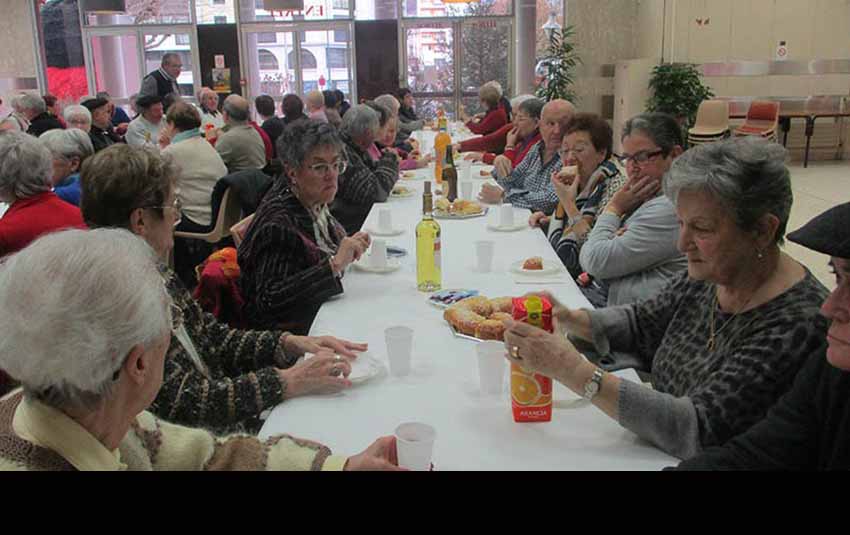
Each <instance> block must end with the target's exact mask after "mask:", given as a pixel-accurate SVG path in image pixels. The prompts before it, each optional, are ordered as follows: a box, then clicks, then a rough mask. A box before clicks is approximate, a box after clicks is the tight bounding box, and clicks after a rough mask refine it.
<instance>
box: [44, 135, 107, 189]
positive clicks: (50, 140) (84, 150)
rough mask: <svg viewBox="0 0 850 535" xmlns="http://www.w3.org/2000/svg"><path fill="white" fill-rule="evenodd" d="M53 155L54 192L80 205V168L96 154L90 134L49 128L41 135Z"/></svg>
mask: <svg viewBox="0 0 850 535" xmlns="http://www.w3.org/2000/svg"><path fill="white" fill-rule="evenodd" d="M38 139H39V141H41V142H42V143H43V144H44V146H45V147H47V149H48V150H49V151H50V153H51V154H52V155H53V179H52V180H51V182H52V184H53V193H55V194H56V195H57V196H58V197H59V198H60V199H62V200H63V201H65V202H67V203H70V204H73V205H74V206H79V205H80V169H81V168H82V166H83V162H84V161H85V160H86V158H88V157H89V156H91V155H92V154H94V147H93V146H92V144H91V139H90V138H89V136H88V134H86V133H85V132H83V131H82V130H77V129H76V128H72V129H69V130H48V131H47V132H45V133H43V134H41V136H39V138H38Z"/></svg>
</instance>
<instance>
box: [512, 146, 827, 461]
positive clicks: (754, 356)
mask: <svg viewBox="0 0 850 535" xmlns="http://www.w3.org/2000/svg"><path fill="white" fill-rule="evenodd" d="M634 148H635V147H631V148H627V150H634ZM642 150H656V151H657V150H659V149H649V148H645V149H642ZM786 154H787V153H786V151H785V149H783V148H782V146H780V145H776V144H768V143H766V142H764V141H763V140H756V139H746V140H731V141H725V142H722V143H714V144H710V145H704V146H700V147H697V148H695V149H692V150H690V151H688V152H687V153H685V154H684V155H683V156H681V157H680V158H679V159H678V160H676V162H674V163H673V166H672V170H671V172H670V173H669V175H668V176H667V177H665V179H664V180H665V181H664V191H665V193H666V196H667V198H668V199H670V201H671V202H672V203H674V205H675V207H676V217H677V220H678V223H679V224H680V225H681V229H682V231H681V233H680V235H679V240H678V248H679V250H681V251H682V252H683V253H684V254H686V255H687V261H688V269H687V272H686V273H682V274H680V275H678V276H677V277H675V278H674V279H673V281H672V282H671V283H670V284H669V285H668V286H667V287H666V288H664V289H663V290H662V291H661V292H659V293H658V294H656V295H655V296H654V297H652V298H650V299H647V300H643V301H640V302H638V303H636V304H631V305H626V306H618V307H608V308H603V309H598V310H571V309H568V308H566V307H564V306H562V305H560V304H558V303H557V302H556V303H554V304H555V311H554V316H555V318H556V320H555V323H556V324H557V326H558V331H560V334H555V335H550V334H549V333H546V332H544V331H541V330H539V329H534V328H530V326H528V325H525V324H518V323H517V324H514V323H513V322H511V324H510V325H509V328H508V330H507V332H506V334H505V343H506V345H507V347H508V352H509V355H510V357H509V358H510V359H511V360H512V361H513V362H515V363H517V364H520V365H521V366H523V367H524V368H526V369H528V370H534V371H537V372H540V373H542V374H544V375H548V376H549V377H552V378H554V379H555V380H557V381H559V382H561V383H562V384H564V385H565V386H567V387H568V388H570V389H571V390H573V391H574V392H577V393H578V394H580V395H584V396H585V397H586V398H587V399H590V400H591V401H592V402H593V403H594V404H595V405H596V406H597V407H598V408H600V409H601V410H602V411H604V412H605V413H606V414H608V415H609V416H611V417H612V418H614V419H616V420H617V421H618V422H619V423H620V425H622V426H623V427H625V428H626V429H629V430H631V431H633V432H634V433H635V434H637V435H638V436H640V437H643V438H645V439H647V440H649V441H650V442H652V443H654V444H655V445H656V446H658V447H659V448H661V449H663V450H665V451H666V452H668V453H670V454H671V455H675V456H676V457H679V458H681V459H687V458H690V457H693V456H694V455H696V454H698V453H699V452H700V451H701V450H702V449H703V448H706V447H709V446H717V445H722V444H723V443H725V442H726V441H728V440H729V439H731V438H733V437H734V436H736V435H738V434H740V433H742V432H744V431H746V430H747V429H748V428H749V427H750V426H752V425H753V424H755V423H756V422H758V421H759V420H760V419H762V418H763V417H764V415H765V414H766V413H767V410H768V409H769V408H770V407H771V406H772V405H773V404H774V403H776V401H777V400H778V399H779V398H780V397H781V396H782V394H784V393H785V392H786V391H788V389H789V388H790V387H791V385H792V383H793V381H794V378H795V376H796V375H797V372H798V371H799V370H800V369H801V367H802V365H803V363H804V362H805V361H806V360H807V359H808V358H809V357H810V356H811V355H812V354H813V353H814V352H816V351H818V350H819V349H820V350H822V344H823V340H824V338H825V337H826V322H825V321H823V318H822V317H821V316H820V315H819V309H820V306H821V303H823V301H824V299H825V298H826V295H827V292H826V289H825V288H824V287H823V286H822V285H821V284H820V283H819V282H818V281H817V279H816V278H815V277H814V276H813V275H812V273H811V272H810V271H809V270H808V269H806V268H805V267H804V266H802V265H801V264H799V263H798V262H796V261H795V260H794V259H792V258H791V257H790V256H788V255H787V254H785V253H783V252H782V250H781V248H780V245H781V244H782V243H783V238H784V235H785V229H786V226H787V224H788V218H789V216H790V213H791V203H792V198H793V195H792V192H791V179H790V174H789V171H788V169H787V168H786V167H785V164H784V160H785V156H786ZM615 198H616V195H615ZM612 202H613V201H612ZM598 224H599V223H598V222H597V225H598ZM585 247H586V245H585ZM564 333H569V334H570V336H573V337H575V338H578V339H580V340H584V341H585V342H592V343H593V344H594V346H595V347H596V349H597V350H598V352H599V353H600V354H603V355H607V354H610V352H611V351H612V350H613V351H615V352H619V351H623V352H630V353H634V354H635V356H636V357H637V360H638V366H639V367H641V368H644V369H647V370H649V371H651V372H652V389H650V388H647V387H645V386H643V385H641V384H637V383H632V382H630V381H626V380H623V379H620V378H618V377H615V376H613V375H610V374H607V373H605V371H603V370H602V369H601V368H599V367H597V366H596V365H595V364H592V363H590V362H589V361H587V360H586V359H584V358H583V356H582V355H581V354H580V353H579V352H578V351H577V350H576V348H575V347H574V346H573V344H572V343H571V342H570V341H568V339H567V338H565V337H564Z"/></svg>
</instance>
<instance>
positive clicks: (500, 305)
mask: <svg viewBox="0 0 850 535" xmlns="http://www.w3.org/2000/svg"><path fill="white" fill-rule="evenodd" d="M490 306H492V307H493V312H504V313H506V314H512V313H513V311H514V299H513V297H497V298H495V299H490Z"/></svg>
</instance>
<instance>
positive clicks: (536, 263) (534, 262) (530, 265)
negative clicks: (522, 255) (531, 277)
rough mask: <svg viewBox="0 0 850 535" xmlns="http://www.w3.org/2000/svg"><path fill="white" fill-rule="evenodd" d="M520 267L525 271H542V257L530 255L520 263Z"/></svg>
mask: <svg viewBox="0 0 850 535" xmlns="http://www.w3.org/2000/svg"><path fill="white" fill-rule="evenodd" d="M522 269H525V270H527V271H543V258H541V257H539V256H532V257H531V258H529V259H528V260H526V261H525V262H523V264H522Z"/></svg>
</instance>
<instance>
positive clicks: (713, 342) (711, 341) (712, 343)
mask: <svg viewBox="0 0 850 535" xmlns="http://www.w3.org/2000/svg"><path fill="white" fill-rule="evenodd" d="M760 288H761V287H759V288H756V291H755V292H753V294H752V295H751V296H750V298H749V299H747V301H746V302H745V303H744V304H743V305H742V306H741V308H739V309H738V311H737V312H735V313H734V314H732V316H731V317H730V318H729V319H728V320H726V322H725V323H724V324H723V325H721V326H720V328H719V329H717V330H714V311H715V310H717V307H718V304H719V303H718V299H717V291H716V290H715V291H714V300H713V301H712V304H711V319H710V321H709V325H710V327H711V332H710V334H709V337H708V342H706V344H705V348H706V349H707V350H708V351H710V352H712V353H713V352H714V349H715V348H716V347H717V335H719V334H720V332H721V331H722V330H723V329H725V328H726V327H727V326H728V325H729V324H730V323H732V320H733V319H735V318H736V317H738V315H739V314H740V313H741V312H743V310H744V309H745V308H747V305H749V304H750V301H752V300H753V297H755V296H756V294H757V293H758V291H759V289H760Z"/></svg>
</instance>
